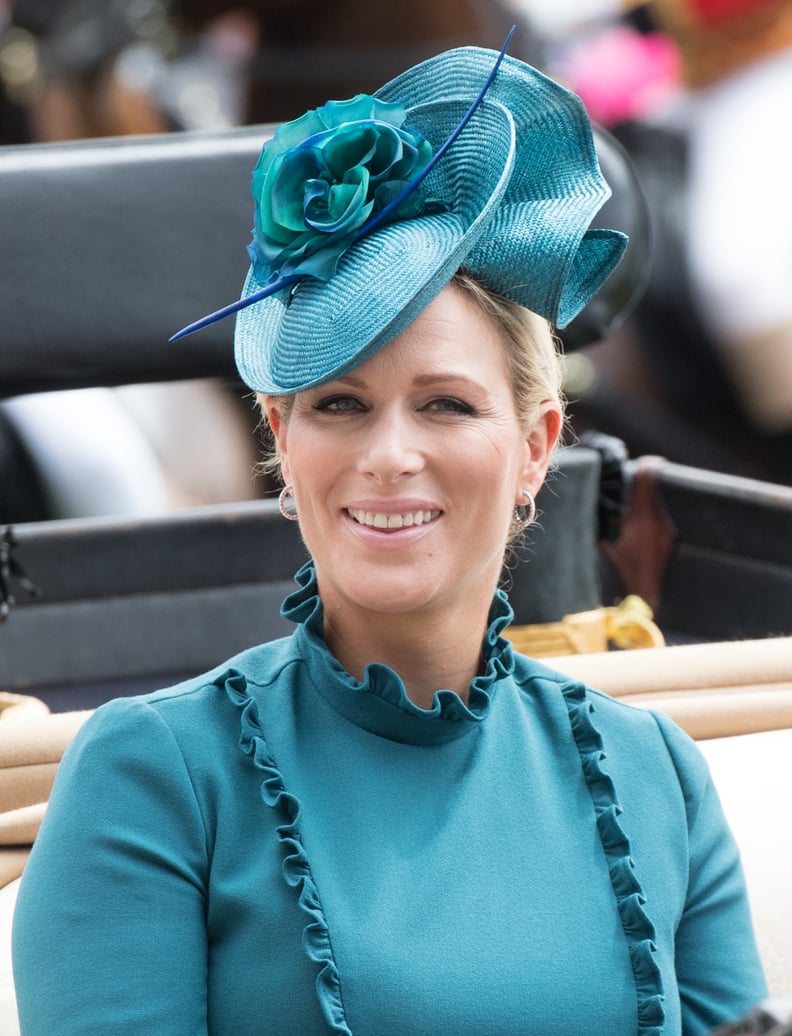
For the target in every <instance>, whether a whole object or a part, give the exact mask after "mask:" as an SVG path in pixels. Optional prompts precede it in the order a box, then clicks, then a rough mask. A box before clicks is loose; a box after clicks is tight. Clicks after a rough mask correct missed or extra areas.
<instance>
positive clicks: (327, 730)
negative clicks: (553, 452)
mask: <svg viewBox="0 0 792 1036" xmlns="http://www.w3.org/2000/svg"><path fill="white" fill-rule="evenodd" d="M298 581H299V583H300V588H299V589H298V590H297V591H296V592H295V593H293V594H292V595H291V596H290V597H289V598H288V599H287V601H286V603H285V605H284V613H285V614H286V615H287V616H289V617H290V618H291V619H293V620H294V621H295V622H296V623H297V628H296V631H295V633H294V634H293V635H292V636H291V637H290V638H287V639H283V640H280V641H276V642H274V643H270V644H264V645H261V646H259V647H255V648H253V649H251V650H249V651H247V652H245V653H243V654H241V655H239V656H238V657H236V658H234V659H232V660H231V661H230V662H228V663H226V664H225V665H223V666H221V667H218V668H217V669H216V670H214V671H212V672H211V673H209V674H207V675H205V676H203V677H200V678H198V679H195V680H191V681H189V682H186V683H182V684H179V685H178V686H176V687H173V688H170V689H168V690H164V691H161V692H158V693H155V694H149V695H146V696H144V697H138V698H128V699H120V700H118V701H115V702H112V703H110V704H108V705H106V706H103V707H102V708H100V709H99V710H98V711H97V712H96V714H95V715H94V716H93V717H92V718H91V719H90V720H89V722H88V723H87V725H86V726H85V727H84V728H83V729H82V731H81V732H80V734H79V735H78V736H77V738H76V739H75V740H74V742H73V743H72V745H71V746H70V747H69V750H68V752H67V754H66V756H65V758H64V760H63V763H62V765H61V768H60V771H59V773H58V777H57V780H56V785H55V788H54V790H53V793H52V798H51V801H50V805H49V809H48V813H47V816H46V819H45V821H44V824H43V826H42V828H41V833H40V835H39V838H38V839H37V842H36V845H35V847H34V850H33V853H32V855H31V858H30V861H29V864H28V867H27V869H26V872H25V875H24V878H23V881H22V887H21V890H20V894H19V900H18V907H17V914H16V920H15V931H14V959H15V978H16V984H17V992H18V998H19V1004H20V1017H21V1024H22V1033H23V1036H76V1034H78V1033H79V1034H89V1033H90V1034H92V1036H93V1034H97V1033H103V1034H104V1033H108V1034H109V1033H112V1034H113V1036H126V1034H129V1036H132V1034H134V1036H199V1034H212V1036H220V1034H222V1036H231V1034H233V1036H237V1034H254V1033H260V1034H267V1036H287V1034H288V1036H313V1034H326V1033H343V1034H350V1033H352V1034H354V1036H396V1034H398V1036H467V1034H476V1036H499V1034H510V1036H511V1034H523V1033H525V1034H530V1033H535V1034H537V1036H539V1034H541V1036H571V1034H581V1036H583V1034H585V1036H628V1034H630V1036H631V1034H640V1036H660V1034H664V1036H676V1034H680V1033H684V1034H691V1036H693V1034H697V1033H704V1032H706V1031H707V1030H708V1029H709V1028H710V1027H711V1026H713V1025H715V1024H716V1023H719V1022H722V1021H724V1020H727V1019H730V1018H733V1017H736V1016H738V1015H739V1014H741V1013H742V1012H743V1011H744V1010H745V1009H746V1008H747V1007H749V1006H750V1005H751V1004H752V1003H754V1002H755V1001H756V1000H758V999H759V998H761V997H762V996H763V995H765V992H766V991H765V986H764V981H763V978H762V973H761V967H760V964H759V961H758V957H757V952H756V948H755V944H754V939H753V935H752V930H751V922H750V917H749V912H748V907H747V903H746V896H745V887H744V880H743V875H742V872H741V867H740V862H739V858H738V853H737V849H736V847H735V844H734V842H733V839H732V837H731V835H730V833H729V831H728V829H727V827H726V824H725V823H724V819H723V816H722V813H721V808H720V805H719V803H718V799H717V796H716V793H715V790H714V788H713V786H712V783H711V781H710V778H709V775H708V772H707V768H706V765H705V763H704V761H703V758H702V756H701V755H700V754H699V752H698V750H697V749H696V747H695V745H694V743H693V742H692V741H691V740H690V739H689V738H688V737H687V736H686V735H685V734H684V733H682V732H681V731H680V730H679V729H678V728H677V727H676V726H675V725H674V724H673V723H672V722H670V721H669V720H668V719H666V718H664V717H663V716H661V715H654V714H652V713H650V712H646V711H642V710H638V709H634V708H631V707H629V706H626V705H624V704H622V703H620V702H618V701H615V700H612V699H610V698H608V697H607V696H606V695H604V694H600V693H598V692H596V691H593V690H591V689H589V688H586V687H584V686H582V685H581V684H580V683H577V682H575V681H571V680H568V679H567V678H565V677H563V676H561V675H560V674H558V673H556V672H553V671H552V670H550V669H547V668H546V667H544V666H542V665H539V664H537V663H536V662H533V661H531V660H530V659H528V658H525V657H523V656H520V655H516V654H514V653H513V652H512V650H511V647H510V645H509V644H508V642H507V641H506V640H504V639H503V638H501V637H500V636H499V633H500V631H501V630H502V629H503V627H504V626H505V625H506V624H507V622H508V621H509V619H510V616H511V612H510V609H509V606H508V604H507V602H506V598H505V597H504V596H503V595H502V594H500V593H498V594H497V595H496V598H495V600H494V602H493V606H492V612H491V616H490V620H491V621H490V626H489V629H488V633H487V636H486V639H485V645H484V653H485V659H486V665H485V670H484V672H483V674H482V675H481V676H478V677H477V678H476V679H475V680H474V681H473V683H472V684H471V687H470V694H469V701H468V704H467V705H465V704H463V702H462V701H461V699H460V698H459V697H458V696H457V695H456V694H454V693H453V692H451V691H449V690H440V691H438V692H437V693H436V695H435V699H434V704H433V707H432V708H431V709H428V710H425V709H420V708H418V707H416V706H415V705H413V704H412V703H411V702H410V701H409V700H408V698H407V697H406V695H405V692H404V687H403V685H402V683H401V681H400V679H399V678H398V676H397V675H396V674H395V673H394V672H393V671H392V670H390V669H388V668H387V667H385V666H382V665H379V664H376V663H375V664H372V665H370V666H369V667H368V668H367V670H366V674H365V679H364V681H363V682H362V683H359V682H358V681H356V680H355V679H353V678H352V677H351V676H350V675H349V674H347V673H346V672H345V671H344V670H343V669H342V668H341V667H340V665H339V664H338V663H337V662H336V660H335V659H334V658H333V656H332V655H331V654H330V653H329V652H328V650H327V648H326V646H325V644H324V641H323V637H322V607H321V602H320V600H319V598H318V597H317V595H316V585H315V576H314V571H313V568H312V566H311V565H310V564H309V565H307V566H306V567H305V568H304V569H302V570H301V572H300V573H298Z"/></svg>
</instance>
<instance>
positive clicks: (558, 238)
mask: <svg viewBox="0 0 792 1036" xmlns="http://www.w3.org/2000/svg"><path fill="white" fill-rule="evenodd" d="M504 49H505V48H504ZM253 193H254V198H255V199H256V217H255V228H254V238H253V242H252V244H251V245H250V246H249V249H248V251H249V253H250V256H251V260H252V262H251V266H250V270H249V272H248V276H247V279H246V281H245V284H244V287H243V290H242V298H241V299H240V301H239V302H237V303H234V304H232V305H231V306H229V307H226V309H225V310H221V311H219V313H217V314H212V315H211V316H210V317H207V318H204V319H203V320H202V321H198V322H197V323H196V324H193V325H190V327H189V328H186V329H185V330H184V331H183V332H180V333H179V335H177V336H174V337H180V336H181V335H182V334H186V333H190V332H191V331H193V330H196V329H197V328H198V327H201V326H203V325H204V324H205V323H208V322H210V321H211V320H214V319H219V318H220V317H222V316H225V315H227V314H228V313H230V312H235V311H238V315H237V324H236V334H235V354H236V364H237V368H238V370H239V373H240V375H241V377H242V380H243V381H244V382H245V383H246V384H247V385H248V386H249V387H250V388H252V389H254V390H255V391H258V392H263V393H268V394H272V395H284V394H288V393H292V392H299V391H302V390H304V389H307V388H310V387H311V386H314V385H319V384H322V383H323V382H327V381H331V380H333V379H335V378H337V377H340V376H341V375H342V374H344V373H346V372H347V371H349V370H351V369H352V368H354V367H356V366H358V365H359V364H360V363H362V362H363V361H364V360H366V359H367V358H368V357H369V356H371V355H373V354H374V353H375V352H377V351H378V350H379V349H381V348H382V346H384V345H385V344H387V343H388V342H389V341H391V339H393V338H394V337H395V336H396V335H398V334H399V333H400V332H401V331H402V330H403V329H404V328H405V327H407V326H408V325H409V324H410V323H411V322H412V321H413V320H414V319H415V318H416V317H417V316H418V314H419V313H420V312H421V311H422V310H423V309H424V308H425V307H426V306H427V305H428V304H429V303H430V302H431V301H432V300H433V299H434V298H435V297H436V296H437V295H438V294H439V293H440V291H441V290H442V289H443V287H444V286H445V285H446V284H448V282H449V281H450V280H451V278H452V277H453V276H454V274H455V273H456V271H457V270H459V269H460V268H464V269H465V270H466V271H468V272H469V273H470V274H472V275H473V276H474V277H475V278H477V279H478V280H479V281H480V282H481V283H482V284H483V285H485V286H486V287H487V288H489V289H491V290H492V291H495V292H497V293H499V294H501V295H504V296H506V297H507V298H510V299H513V300H514V301H516V302H519V303H521V304H522V305H524V306H526V307H527V308H528V309H531V310H533V311H534V312H535V313H538V314H539V315H540V316H543V317H545V318H546V319H547V320H549V321H550V322H551V324H553V325H554V326H556V327H559V328H563V327H565V326H566V324H568V323H569V322H570V321H571V320H572V319H573V318H574V317H575V316H576V315H577V314H578V313H579V312H580V311H581V310H582V309H583V307H584V306H585V305H586V303H587V302H588V301H589V299H590V298H591V297H592V295H594V294H595V292H596V291H597V290H598V288H599V287H600V286H601V285H602V283H603V282H604V281H605V279H606V278H607V277H608V275H609V274H610V273H611V271H612V270H613V269H614V267H615V266H616V264H617V263H618V262H619V259H620V258H621V256H622V254H623V253H624V250H625V247H626V244H627V238H626V236H625V235H624V234H622V233H619V232H617V231H613V230H602V229H589V228H590V224H591V221H592V219H593V217H594V216H595V214H596V212H597V211H598V209H599V208H600V207H601V206H602V205H603V203H604V202H605V201H606V200H607V198H608V197H609V196H610V188H609V187H608V185H607V184H606V182H605V180H604V178H603V177H602V174H601V172H600V169H599V164H598V161H597V155H596V150H595V146H594V141H593V137H592V132H591V126H590V124H589V120H588V116H587V114H586V111H585V108H584V107H583V104H582V102H581V101H580V99H579V98H578V97H576V96H575V95H574V94H572V93H570V92H569V91H568V90H566V89H564V88H563V87H561V86H560V85H559V84H558V83H556V82H554V81H553V80H551V79H549V78H547V77H546V76H544V75H543V74H542V73H540V72H538V71H537V70H536V69H534V68H532V67H531V66H529V65H526V64H525V63H523V62H521V61H518V60H516V59H514V58H511V57H508V56H504V52H503V51H502V52H501V54H500V55H499V54H497V53H496V52H494V51H490V50H484V49H481V48H477V47H461V48H457V49H455V50H450V51H447V52H446V53H443V54H439V55H437V56H436V57H433V58H430V59H429V60H427V61H424V62H422V63H421V64H419V65H416V66H415V67H414V68H411V69H409V70H408V71H406V72H404V73H403V74H402V75H400V76H398V77H397V78H396V79H394V80H392V81H391V82H390V83H388V84H386V85H385V86H383V87H382V88H381V89H380V90H378V91H377V92H376V93H375V94H374V96H373V97H367V96H366V95H358V97H356V98H353V99H352V100H350V101H344V102H330V103H328V104H327V105H325V106H324V107H323V108H320V109H317V110H316V111H312V112H308V113H306V115H304V116H302V117H301V118H300V119H297V120H294V121H293V122H290V123H286V124H285V125H284V126H282V127H280V128H279V129H278V131H277V132H276V134H275V136H274V137H273V138H272V140H271V141H268V142H267V144H265V146H264V149H263V151H262V156H261V159H260V160H259V163H258V165H257V167H256V170H255V171H254V175H253Z"/></svg>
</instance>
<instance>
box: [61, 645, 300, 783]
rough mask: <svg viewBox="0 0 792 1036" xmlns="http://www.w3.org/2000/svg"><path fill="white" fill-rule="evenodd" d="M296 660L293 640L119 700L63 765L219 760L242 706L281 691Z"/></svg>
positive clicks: (95, 720) (83, 733)
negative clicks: (127, 759) (126, 759)
mask: <svg viewBox="0 0 792 1036" xmlns="http://www.w3.org/2000/svg"><path fill="white" fill-rule="evenodd" d="M296 658H297V656H296V653H295V650H294V648H293V646H292V643H291V638H283V639H281V640H275V641H272V642H269V643H266V644H261V645H258V646H256V647H253V648H250V649H247V650H245V651H243V652H240V653H239V654H237V655H234V656H232V657H231V658H229V659H226V660H225V661H224V662H222V663H220V664H219V665H217V666H215V667H214V668H213V669H211V670H208V671H207V672H205V673H201V674H198V675H197V676H194V677H191V678H190V679H188V680H183V681H180V682H178V683H175V684H172V685H171V686H168V687H163V688H161V689H158V690H156V691H152V692H150V693H148V694H141V695H135V696H131V697H125V698H115V699H113V700H112V701H109V702H107V703H105V704H103V705H101V706H100V707H99V708H97V709H96V711H95V712H94V713H93V715H92V716H91V717H90V718H89V719H88V720H87V721H86V723H85V724H83V726H82V727H81V729H80V730H79V731H78V733H77V735H76V736H75V738H74V740H73V741H72V743H71V744H70V745H69V748H68V749H67V752H66V755H65V757H64V762H69V763H73V762H74V761H75V760H76V759H77V758H80V759H82V760H84V759H86V758H91V757H97V758H99V757H101V758H102V759H103V760H105V761H109V760H111V759H118V758H119V756H123V755H126V754H129V755H132V754H137V755H138V757H140V756H151V755H158V754H159V755H163V754H164V756H165V757H166V758H169V759H170V760H171V761H172V762H175V760H176V759H177V757H179V756H181V757H183V761H184V763H185V764H187V765H188V768H190V767H191V765H192V764H193V763H195V764H196V765H197V764H198V763H199V762H200V759H201V757H202V755H205V754H206V753H209V754H214V752H215V751H217V750H219V748H220V746H221V745H223V744H226V743H229V744H232V745H235V743H236V738H232V739H229V737H228V734H229V731H231V732H234V731H237V732H238V730H239V709H240V705H241V704H242V703H243V702H244V701H245V700H247V698H248V697H249V696H251V695H253V694H254V693H255V689H257V688H268V689H271V690H277V689H278V688H279V686H280V685H282V684H283V683H288V682H289V681H288V679H287V677H286V674H288V672H289V671H290V670H291V669H292V663H293V662H294V661H295V660H296Z"/></svg>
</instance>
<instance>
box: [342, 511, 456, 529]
mask: <svg viewBox="0 0 792 1036" xmlns="http://www.w3.org/2000/svg"><path fill="white" fill-rule="evenodd" d="M347 513H348V514H349V515H350V517H352V518H353V519H354V520H355V521H356V522H357V523H358V525H366V526H368V527H369V528H372V529H407V528H411V527H413V526H416V525H425V524H426V523H427V522H431V521H433V520H434V519H435V518H437V517H439V515H440V512H439V511H424V510H417V511H399V512H396V513H394V514H385V513H384V512H383V511H362V510H358V509H357V508H350V509H349V510H348V512H347Z"/></svg>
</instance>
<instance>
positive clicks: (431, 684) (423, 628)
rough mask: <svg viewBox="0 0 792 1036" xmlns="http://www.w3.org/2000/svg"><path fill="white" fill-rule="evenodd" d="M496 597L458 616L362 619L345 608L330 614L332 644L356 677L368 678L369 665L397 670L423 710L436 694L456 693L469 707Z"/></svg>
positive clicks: (467, 607)
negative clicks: (472, 685) (489, 616)
mask: <svg viewBox="0 0 792 1036" xmlns="http://www.w3.org/2000/svg"><path fill="white" fill-rule="evenodd" d="M490 603H491V597H490V598H488V599H487V602H486V606H480V607H475V605H474V604H473V603H472V602H470V601H469V600H468V601H467V602H466V603H465V606H464V607H463V608H460V609H459V611H458V612H456V613H455V614H453V615H445V616H443V617H442V618H441V617H439V616H436V615H424V614H423V613H421V614H418V615H408V616H405V615H390V614H382V613H370V612H369V613H366V614H365V615H363V616H357V615H355V614H353V613H352V612H351V611H349V612H347V611H345V610H344V609H342V608H337V609H335V610H327V609H326V610H325V616H324V633H325V640H326V642H327V646H328V647H329V649H330V650H331V651H332V653H333V654H334V655H335V657H336V658H337V659H338V661H339V662H340V663H341V665H343V666H344V668H345V669H346V670H347V672H349V673H350V674H351V675H352V676H354V677H355V678H356V679H358V680H362V679H363V671H364V669H365V667H366V665H367V664H368V663H369V662H373V661H376V662H381V663H383V664H385V665H387V666H390V668H391V669H393V670H395V672H397V673H398V674H399V676H400V677H401V679H402V681H403V682H404V686H405V688H406V690H407V696H408V697H409V699H410V700H411V701H412V702H413V703H414V704H415V705H417V706H418V707H419V708H423V709H428V708H430V707H431V704H432V698H433V696H434V693H435V691H437V690H439V689H440V688H447V689H449V690H452V691H456V693H457V694H458V695H459V697H460V698H461V699H462V701H463V702H465V703H466V704H467V701H468V696H469V689H470V682H471V680H473V679H474V677H476V676H478V675H479V673H480V672H481V668H482V642H483V639H484V634H485V632H486V629H487V617H488V614H489V606H490Z"/></svg>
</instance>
